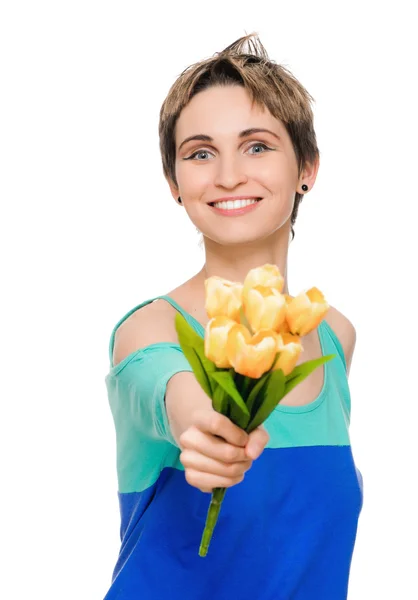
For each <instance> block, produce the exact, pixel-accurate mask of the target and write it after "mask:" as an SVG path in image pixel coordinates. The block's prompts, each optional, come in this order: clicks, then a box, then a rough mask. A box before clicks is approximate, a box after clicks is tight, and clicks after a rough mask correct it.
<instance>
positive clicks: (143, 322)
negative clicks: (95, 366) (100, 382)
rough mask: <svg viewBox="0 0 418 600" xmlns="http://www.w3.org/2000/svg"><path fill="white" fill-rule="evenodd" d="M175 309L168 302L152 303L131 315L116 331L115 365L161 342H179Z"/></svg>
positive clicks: (158, 301)
mask: <svg viewBox="0 0 418 600" xmlns="http://www.w3.org/2000/svg"><path fill="white" fill-rule="evenodd" d="M174 314H175V309H174V308H173V307H172V306H171V305H170V304H168V302H165V301H161V300H157V301H155V302H150V303H149V304H146V305H145V306H143V307H142V308H139V309H138V310H136V311H135V312H134V313H132V315H130V316H129V317H128V318H127V319H126V320H125V321H124V322H123V323H122V324H121V325H120V326H119V327H118V328H117V330H116V333H115V343H114V347H113V364H114V365H115V366H116V365H117V364H118V363H120V362H121V361H122V360H123V359H124V358H126V357H127V356H129V354H131V353H132V352H136V351H137V350H140V349H141V348H145V347H146V346H150V345H151V344H158V343H159V342H174V343H177V342H178V338H177V332H176V329H175V321H174Z"/></svg>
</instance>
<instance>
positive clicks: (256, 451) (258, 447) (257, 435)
mask: <svg viewBox="0 0 418 600" xmlns="http://www.w3.org/2000/svg"><path fill="white" fill-rule="evenodd" d="M269 439H270V436H269V434H268V433H267V431H266V430H265V429H264V427H263V426H262V425H259V427H257V428H256V429H254V431H252V432H251V433H250V435H249V440H248V443H247V445H246V448H245V450H246V454H247V456H248V457H249V458H252V459H253V460H255V459H256V458H258V457H259V456H260V454H261V453H262V452H263V450H264V448H265V446H266V444H267V442H268V441H269Z"/></svg>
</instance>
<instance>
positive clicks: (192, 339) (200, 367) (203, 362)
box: [175, 313, 217, 398]
mask: <svg viewBox="0 0 418 600" xmlns="http://www.w3.org/2000/svg"><path fill="white" fill-rule="evenodd" d="M175 325H176V330H177V335H178V338H179V343H180V346H181V349H182V351H183V353H184V355H185V357H186V358H187V360H188V362H189V363H190V366H191V367H192V369H193V373H194V374H195V376H196V379H197V381H198V382H199V384H200V386H201V387H202V389H203V390H204V392H206V394H207V395H208V396H209V397H210V398H212V395H213V392H214V389H213V388H212V384H211V381H210V379H209V374H210V373H213V372H215V371H216V370H217V366H216V365H215V363H213V362H212V361H211V360H209V359H208V358H207V357H206V355H205V351H204V339H203V338H202V337H201V336H200V335H199V334H198V333H196V332H195V331H194V329H193V327H192V326H191V325H190V324H189V323H188V322H187V321H186V319H185V318H184V317H183V315H181V314H180V313H177V314H176V318H175Z"/></svg>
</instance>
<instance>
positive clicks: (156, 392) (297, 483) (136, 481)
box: [105, 296, 363, 600]
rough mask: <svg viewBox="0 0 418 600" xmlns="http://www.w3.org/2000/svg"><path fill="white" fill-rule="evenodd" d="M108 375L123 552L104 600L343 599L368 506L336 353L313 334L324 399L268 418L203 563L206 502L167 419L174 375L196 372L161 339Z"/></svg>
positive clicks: (330, 339)
mask: <svg viewBox="0 0 418 600" xmlns="http://www.w3.org/2000/svg"><path fill="white" fill-rule="evenodd" d="M158 298H162V299H165V300H166V301H167V302H170V304H171V305H172V306H174V307H175V308H176V309H177V310H178V311H179V312H180V313H181V314H183V316H184V317H185V318H186V320H187V321H188V322H189V323H190V324H191V325H192V326H193V327H194V329H195V330H196V331H197V332H198V333H199V334H200V335H201V336H202V337H203V336H204V329H203V327H202V326H201V325H200V323H198V322H197V321H196V320H195V319H194V318H193V317H192V316H191V315H189V314H188V313H186V312H185V311H184V310H183V309H182V308H181V307H180V306H179V305H178V304H177V303H176V302H175V301H174V300H172V299H171V298H170V297H169V296H158V297H156V298H151V299H149V300H146V301H145V302H143V303H142V304H139V305H138V306H136V307H135V308H133V309H132V310H131V311H130V312H129V313H128V314H126V315H125V316H124V317H123V318H122V319H121V320H120V321H119V322H118V323H117V325H116V326H115V327H114V329H113V332H112V335H111V339H110V347H109V355H110V370H109V373H108V375H107V376H106V386H107V392H108V399H109V404H110V408H111V412H112V416H113V419H114V424H115V429H116V447H117V476H118V498H119V506H120V517H121V527H120V538H121V547H120V551H119V555H118V558H117V561H116V565H115V567H114V570H113V574H112V578H111V583H110V588H109V590H108V592H107V594H106V596H105V600H134V599H135V600H139V599H140V600H156V599H158V600H159V599H160V598H161V599H164V600H180V599H181V600H213V599H214V598H216V599H217V600H231V599H234V600H235V599H236V600H345V599H346V598H347V589H348V580H349V571H350V564H351V558H352V553H353V549H354V543H355V538H356V533H357V525H358V518H359V515H360V511H361V508H362V503H363V484H362V476H361V474H360V471H359V470H358V469H357V467H356V466H355V463H354V460H353V455H352V450H351V445H350V439H349V422H350V391H349V386H348V380H347V373H346V363H345V357H344V352H343V349H342V346H341V344H340V342H339V340H338V338H337V336H336V334H335V332H334V331H333V330H332V329H331V327H330V326H329V325H328V323H327V322H326V321H325V320H323V321H322V322H321V323H320V325H319V327H318V334H319V339H320V342H321V348H322V353H323V355H325V354H336V355H337V356H336V357H335V358H333V359H332V360H330V361H329V362H327V363H325V364H324V383H323V387H322V390H321V392H320V394H319V396H318V397H317V398H316V399H315V400H314V401H313V402H310V403H309V404H306V405H304V406H280V404H279V405H278V406H277V407H276V408H275V410H274V411H273V413H272V414H271V415H270V416H269V417H268V419H267V420H266V421H265V422H264V426H265V428H266V430H267V431H268V433H269V436H270V440H269V442H268V444H267V446H266V448H265V450H264V452H263V453H262V455H261V456H260V457H259V458H258V459H257V460H255V461H254V462H253V465H252V467H251V468H250V470H249V471H247V472H246V474H245V478H244V480H243V481H242V482H241V483H239V484H238V485H235V486H233V487H231V488H228V489H227V491H226V494H225V498H224V501H223V504H222V507H221V511H220V514H219V518H218V522H217V524H216V527H215V531H214V534H213V538H212V541H211V544H210V547H209V551H208V554H207V556H206V557H200V556H199V555H198V550H199V545H200V540H201V536H202V532H203V529H204V526H205V520H206V514H207V510H208V507H209V503H210V498H211V495H210V494H209V493H204V492H201V491H200V490H198V489H197V488H195V487H193V486H191V485H189V484H188V483H187V481H186V479H185V476H184V467H183V465H182V464H181V462H180V460H179V455H180V449H179V448H178V446H177V445H176V442H175V440H174V438H173V436H172V434H171V431H170V428H169V425H168V420H167V415H166V412H165V403H164V398H165V390H166V385H167V382H168V381H169V379H170V378H171V377H172V376H173V375H174V374H175V373H178V372H180V371H192V369H191V367H190V365H189V363H188V361H187V360H186V358H185V356H184V354H183V353H182V351H181V348H180V346H179V345H178V344H174V343H168V342H164V343H156V344H152V345H150V346H147V347H145V348H142V349H140V350H138V351H136V352H133V353H131V354H130V355H129V356H127V357H126V358H125V359H124V360H122V362H120V363H119V364H118V365H116V366H113V364H112V356H113V344H114V334H115V331H116V329H117V328H118V327H119V325H120V324H121V323H122V322H123V321H124V320H125V319H126V318H127V317H128V316H130V315H131V314H132V313H133V312H134V311H136V310H138V309H139V308H141V307H142V306H145V305H146V304H148V303H150V302H152V301H153V300H156V299H158Z"/></svg>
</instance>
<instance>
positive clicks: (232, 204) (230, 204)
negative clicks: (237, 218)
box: [213, 198, 257, 210]
mask: <svg viewBox="0 0 418 600" xmlns="http://www.w3.org/2000/svg"><path fill="white" fill-rule="evenodd" d="M256 202H257V200H254V199H250V198H248V199H247V200H227V201H224V202H215V204H214V205H213V206H216V208H222V209H224V210H233V209H234V208H243V207H244V206H249V205H250V204H255V203H256Z"/></svg>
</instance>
